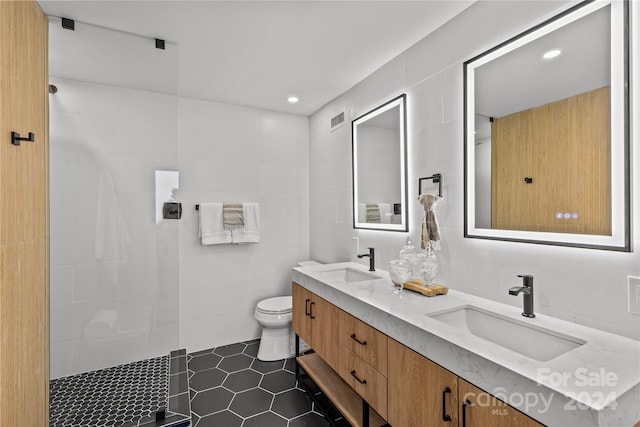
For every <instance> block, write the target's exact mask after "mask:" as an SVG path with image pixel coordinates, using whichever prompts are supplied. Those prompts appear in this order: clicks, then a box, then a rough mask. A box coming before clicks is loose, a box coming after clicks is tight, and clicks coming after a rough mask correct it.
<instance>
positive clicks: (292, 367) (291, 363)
mask: <svg viewBox="0 0 640 427" xmlns="http://www.w3.org/2000/svg"><path fill="white" fill-rule="evenodd" d="M284 369H286V370H287V371H289V372H293V373H295V372H296V359H295V358H294V357H292V358H291V359H287V360H286V361H285V362H284Z"/></svg>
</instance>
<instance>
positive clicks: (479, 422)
mask: <svg viewBox="0 0 640 427" xmlns="http://www.w3.org/2000/svg"><path fill="white" fill-rule="evenodd" d="M458 381H459V382H458V387H459V391H458V392H459V406H458V407H459V414H458V418H459V420H460V423H459V425H460V426H461V427H485V426H491V427H543V424H540V423H539V422H537V421H536V420H534V419H533V418H530V417H529V416H527V415H525V414H523V413H522V412H520V411H518V410H517V409H515V408H513V407H511V406H509V405H508V404H506V403H504V402H502V401H501V400H498V399H496V398H495V397H493V396H491V395H490V394H489V393H487V392H486V391H484V390H482V389H479V388H478V387H476V386H474V385H473V384H470V383H468V382H467V381H465V380H463V379H462V378H459V379H458Z"/></svg>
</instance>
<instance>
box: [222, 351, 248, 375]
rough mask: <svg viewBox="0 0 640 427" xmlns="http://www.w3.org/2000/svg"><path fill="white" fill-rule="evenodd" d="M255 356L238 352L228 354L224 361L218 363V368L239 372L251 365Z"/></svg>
mask: <svg viewBox="0 0 640 427" xmlns="http://www.w3.org/2000/svg"><path fill="white" fill-rule="evenodd" d="M252 360H253V358H252V357H249V356H247V355H246V354H236V355H234V356H227V357H225V358H224V359H222V362H220V364H219V365H218V368H220V369H222V370H223V371H225V372H229V373H231V372H237V371H241V370H243V369H247V368H248V367H249V366H251V362H252Z"/></svg>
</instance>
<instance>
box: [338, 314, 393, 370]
mask: <svg viewBox="0 0 640 427" xmlns="http://www.w3.org/2000/svg"><path fill="white" fill-rule="evenodd" d="M339 334H340V343H341V344H342V345H344V346H345V347H347V348H348V349H349V350H351V351H352V352H353V353H354V354H356V355H357V356H358V357H360V358H361V359H362V360H364V361H365V362H367V363H368V364H369V365H371V366H372V367H373V368H374V369H376V370H377V371H378V372H379V373H381V374H382V375H384V376H385V377H386V376H387V336H386V335H385V334H383V333H382V332H380V331H378V330H377V329H375V328H372V327H371V326H369V325H367V324H366V323H364V322H362V321H360V320H358V319H356V318H355V317H353V316H352V315H350V314H348V313H346V312H344V311H342V310H340V326H339Z"/></svg>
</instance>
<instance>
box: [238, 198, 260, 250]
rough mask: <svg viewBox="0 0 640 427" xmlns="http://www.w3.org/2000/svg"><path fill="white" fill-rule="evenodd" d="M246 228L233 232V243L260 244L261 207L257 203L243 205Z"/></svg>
mask: <svg viewBox="0 0 640 427" xmlns="http://www.w3.org/2000/svg"><path fill="white" fill-rule="evenodd" d="M242 211H243V213H244V227H243V228H242V229H239V230H233V231H232V236H233V237H232V239H233V243H258V242H259V241H260V207H259V206H258V204H257V203H243V204H242Z"/></svg>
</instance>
